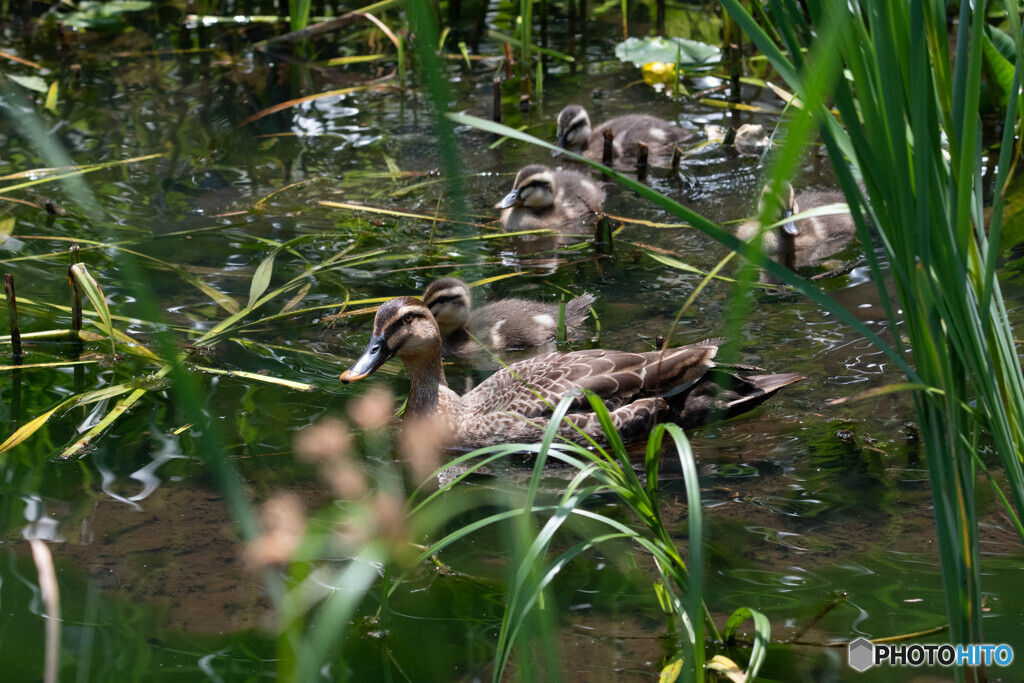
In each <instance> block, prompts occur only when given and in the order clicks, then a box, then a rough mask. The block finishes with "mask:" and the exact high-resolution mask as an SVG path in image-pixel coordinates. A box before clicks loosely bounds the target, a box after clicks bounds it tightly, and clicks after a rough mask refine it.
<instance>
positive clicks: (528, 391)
mask: <svg viewBox="0 0 1024 683" xmlns="http://www.w3.org/2000/svg"><path fill="white" fill-rule="evenodd" d="M717 351H718V346H717V344H716V343H715V342H714V341H711V340H709V341H706V342H702V343H700V344H692V345H690V346H682V347H678V348H673V349H667V350H665V351H651V352H647V353H628V352H625V351H608V350H604V349H593V350H588V351H572V352H556V353H548V354H544V355H541V356H536V357H534V358H530V359H528V360H524V361H519V362H518V363H513V364H511V365H509V366H507V367H505V368H503V369H501V370H498V371H497V372H496V373H494V374H493V375H491V376H490V377H489V378H487V379H486V380H484V381H483V382H481V383H480V384H479V385H477V386H476V388H474V389H473V390H472V391H470V392H469V393H467V394H465V395H464V396H459V395H458V394H457V393H455V392H454V391H452V390H451V389H449V388H448V382H447V381H446V379H445V375H444V369H443V367H442V365H441V332H440V330H439V329H438V326H437V322H436V321H435V320H434V316H433V315H431V313H430V309H429V308H427V306H426V305H425V304H424V303H423V302H422V301H420V300H419V299H416V298H414V297H399V298H397V299H392V300H390V301H388V302H386V303H385V304H383V305H382V306H381V307H380V308H379V309H378V311H377V315H376V317H375V318H374V321H373V333H372V335H371V337H370V342H369V344H367V346H366V349H365V350H364V351H363V354H362V356H360V357H359V359H358V360H356V362H355V363H354V364H353V365H352V367H350V368H349V369H348V370H346V371H345V372H343V373H342V374H341V381H342V382H344V383H346V384H347V383H349V382H355V381H357V380H360V379H363V378H365V377H368V376H369V375H371V374H372V373H373V372H374V371H375V370H377V368H379V367H380V366H381V365H383V364H384V363H385V362H386V361H388V360H389V359H390V358H392V357H395V356H397V357H398V358H399V359H400V360H401V361H402V362H403V363H404V364H405V368H406V372H407V373H408V375H409V381H410V384H411V387H410V391H409V399H408V401H407V403H406V407H405V418H406V419H422V418H434V417H439V418H441V420H442V422H443V423H444V424H445V426H446V427H447V429H448V430H449V444H450V445H452V446H456V447H460V448H480V447H483V446H488V445H492V444H497V443H514V442H536V441H537V440H539V439H540V437H541V434H542V433H543V431H544V429H545V428H546V426H547V424H548V421H549V420H550V418H551V413H552V409H553V408H554V406H555V405H556V404H557V403H558V402H559V401H560V400H561V399H562V397H564V396H569V395H572V396H574V397H575V398H574V400H573V402H572V406H571V408H570V411H569V413H568V414H567V415H566V421H565V422H563V424H562V425H561V426H559V428H558V434H559V435H560V436H563V437H565V438H567V439H569V440H572V441H575V442H577V443H584V444H585V443H587V441H586V438H585V437H584V436H583V435H584V434H585V435H588V436H590V437H592V438H593V439H594V440H595V441H597V442H598V443H605V442H606V438H605V436H604V434H603V432H602V431H601V426H600V423H599V421H598V419H597V416H596V415H595V414H594V413H593V412H591V410H590V404H589V402H588V400H587V399H586V397H585V396H584V395H583V392H582V390H584V389H589V390H591V391H593V392H594V393H596V394H597V395H598V396H600V397H601V398H602V399H603V400H604V402H605V404H606V405H607V406H608V410H609V411H610V413H611V418H612V424H613V425H614V426H615V429H616V430H618V432H619V433H620V434H621V435H622V438H623V439H624V440H626V441H632V440H636V439H640V438H643V436H644V435H645V434H647V433H648V432H649V431H650V429H652V428H653V426H654V425H655V424H656V423H657V422H658V421H659V420H662V421H664V420H671V421H673V422H677V423H679V424H682V425H683V426H684V427H691V426H696V425H699V424H703V423H705V422H707V421H709V420H713V419H723V418H726V417H732V416H733V415H737V414H739V413H742V412H745V411H747V410H750V409H751V408H753V407H754V406H756V405H758V404H760V403H761V402H763V401H764V400H766V399H767V398H769V397H770V396H771V395H773V394H774V393H775V392H777V391H778V390H779V389H781V388H782V387H784V386H786V385H788V384H792V383H793V382H796V381H798V380H800V379H802V377H801V376H800V375H796V374H785V375H760V376H752V377H738V376H735V375H731V374H728V373H722V372H715V371H714V370H713V369H714V368H715V363H714V360H713V359H714V356H715V353H716V352H717Z"/></svg>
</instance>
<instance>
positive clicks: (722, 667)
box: [708, 655, 745, 683]
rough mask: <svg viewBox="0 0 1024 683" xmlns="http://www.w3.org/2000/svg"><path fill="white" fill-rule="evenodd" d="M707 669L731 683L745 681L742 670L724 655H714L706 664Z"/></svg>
mask: <svg viewBox="0 0 1024 683" xmlns="http://www.w3.org/2000/svg"><path fill="white" fill-rule="evenodd" d="M708 668H709V669H711V670H712V671H715V672H717V673H718V675H720V676H725V677H726V678H728V679H729V680H730V681H732V682H733V683H743V681H744V680H745V678H744V674H743V669H741V668H740V667H739V664H737V663H736V662H734V661H732V660H731V659H729V658H728V657H726V656H724V655H715V656H714V657H712V658H711V661H710V662H708Z"/></svg>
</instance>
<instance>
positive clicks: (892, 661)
mask: <svg viewBox="0 0 1024 683" xmlns="http://www.w3.org/2000/svg"><path fill="white" fill-rule="evenodd" d="M848 649H849V655H850V666H851V667H853V668H854V669H856V670H857V671H865V670H867V669H869V668H871V667H872V666H876V665H878V664H888V665H889V666H936V665H938V666H992V665H995V666H1009V665H1010V664H1011V663H1013V648H1012V647H1010V646H1009V645H1006V644H999V645H950V644H945V643H944V644H941V645H921V644H918V643H913V644H907V645H903V644H893V645H876V644H875V643H872V642H871V641H870V640H868V639H867V638H858V639H857V640H855V641H853V642H852V643H850V645H849V648H848Z"/></svg>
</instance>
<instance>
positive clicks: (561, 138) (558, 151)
mask: <svg viewBox="0 0 1024 683" xmlns="http://www.w3.org/2000/svg"><path fill="white" fill-rule="evenodd" d="M566 143H567V140H566V139H565V133H562V134H561V135H559V136H558V142H556V143H555V144H557V145H558V146H559V147H561V149H553V150H551V156H552V158H554V157H560V156H562V150H563V149H566V146H565V145H566Z"/></svg>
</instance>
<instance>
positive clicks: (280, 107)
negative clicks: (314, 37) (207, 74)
mask: <svg viewBox="0 0 1024 683" xmlns="http://www.w3.org/2000/svg"><path fill="white" fill-rule="evenodd" d="M389 88H393V86H386V85H377V84H371V85H356V86H353V87H351V88H340V89H338V90H328V91H327V92H321V93H317V94H315V95H306V96H305V97H297V98H295V99H294V100H288V101H287V102H281V103H280V104H275V105H274V106H272V107H267V108H266V109H261V110H260V111H258V112H256V113H255V114H252V115H250V116H247V117H246V118H244V119H242V121H241V123H239V124H238V127H239V128H241V127H242V126H245V125H247V124H250V123H252V122H253V121H258V120H259V119H262V118H263V117H264V116H270V115H271V114H276V113H277V112H279V111H284V110H285V109H291V108H292V107H296V106H298V105H300V104H304V103H306V102H313V101H315V100H320V99H323V98H325V97H341V96H342V95H348V94H350V93H354V92H361V91H363V90H375V89H377V90H379V89H389Z"/></svg>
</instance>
